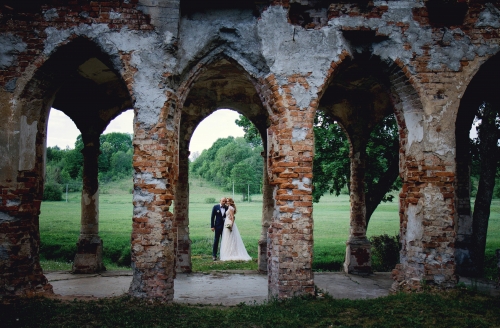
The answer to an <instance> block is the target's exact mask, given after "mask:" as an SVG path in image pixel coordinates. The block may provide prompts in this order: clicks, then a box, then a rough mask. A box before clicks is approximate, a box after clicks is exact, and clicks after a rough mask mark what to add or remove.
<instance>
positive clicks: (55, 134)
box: [47, 109, 244, 154]
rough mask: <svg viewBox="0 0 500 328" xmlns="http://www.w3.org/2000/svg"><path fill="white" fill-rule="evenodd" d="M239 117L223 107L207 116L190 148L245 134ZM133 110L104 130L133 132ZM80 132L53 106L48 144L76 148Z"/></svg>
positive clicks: (207, 146)
mask: <svg viewBox="0 0 500 328" xmlns="http://www.w3.org/2000/svg"><path fill="white" fill-rule="evenodd" d="M238 118H239V114H238V113H237V112H235V111H232V110H229V109H220V110H218V111H216V112H215V113H213V114H212V115H210V116H209V117H207V118H206V119H204V120H203V121H202V122H201V123H200V124H199V125H198V127H197V128H196V130H195V131H194V134H193V137H192V138H191V143H190V144H189V150H190V151H191V154H194V153H195V152H199V153H200V154H201V152H202V151H203V150H204V149H208V148H210V147H211V146H212V145H213V143H214V142H215V141H216V140H217V139H219V138H226V137H228V136H233V137H243V135H244V132H243V129H242V128H241V127H239V126H237V125H236V124H235V123H234V121H235V120H236V119H238ZM133 120H134V112H133V111H132V110H128V111H126V112H125V113H123V114H121V115H120V116H118V117H117V118H115V119H114V120H113V121H111V123H109V125H108V127H107V128H106V130H105V131H104V133H110V132H126V133H133V127H132V123H133ZM79 134H80V131H79V130H78V129H77V127H76V125H75V123H73V121H72V120H71V119H70V118H69V117H67V116H66V115H65V114H63V113H62V112H61V111H58V110H56V109H51V111H50V116H49V127H48V131H47V146H49V147H54V146H56V145H57V146H59V148H62V149H64V148H66V147H69V148H74V147H75V141H76V137H77V136H78V135H79Z"/></svg>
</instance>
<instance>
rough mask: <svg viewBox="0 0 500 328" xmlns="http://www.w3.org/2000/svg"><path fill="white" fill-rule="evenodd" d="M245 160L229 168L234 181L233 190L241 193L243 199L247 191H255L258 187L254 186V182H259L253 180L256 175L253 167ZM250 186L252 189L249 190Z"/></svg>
mask: <svg viewBox="0 0 500 328" xmlns="http://www.w3.org/2000/svg"><path fill="white" fill-rule="evenodd" d="M246 162H247V161H243V162H239V163H237V164H236V165H234V166H233V169H232V170H231V180H232V181H234V191H235V192H236V193H239V194H241V195H242V196H243V199H246V196H247V195H248V193H249V191H250V193H257V192H258V188H255V185H256V182H257V184H259V183H260V182H259V181H255V177H256V175H257V174H256V172H255V169H254V168H253V167H252V166H250V165H248V164H247V163H246ZM250 188H251V189H252V190H249V189H250ZM256 189H257V190H256Z"/></svg>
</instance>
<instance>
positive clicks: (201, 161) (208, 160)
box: [190, 136, 234, 180]
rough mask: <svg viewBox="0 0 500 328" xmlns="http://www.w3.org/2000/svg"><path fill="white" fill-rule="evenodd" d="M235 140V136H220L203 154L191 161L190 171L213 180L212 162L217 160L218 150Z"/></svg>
mask: <svg viewBox="0 0 500 328" xmlns="http://www.w3.org/2000/svg"><path fill="white" fill-rule="evenodd" d="M233 141H234V137H231V136H230V137H227V138H219V139H217V140H216V141H215V142H214V144H213V145H212V146H211V147H210V148H209V149H205V150H203V151H202V153H201V155H200V156H199V157H198V158H197V159H196V160H195V161H193V162H192V163H191V165H190V171H191V173H192V174H194V175H197V176H200V177H202V178H204V179H206V180H212V179H213V177H211V176H209V173H208V172H209V170H210V166H211V164H212V163H213V162H214V161H215V156H216V155H217V151H218V150H219V149H220V148H222V147H224V146H226V145H227V144H229V143H231V142H233Z"/></svg>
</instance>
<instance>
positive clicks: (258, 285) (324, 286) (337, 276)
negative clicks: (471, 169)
mask: <svg viewBox="0 0 500 328" xmlns="http://www.w3.org/2000/svg"><path fill="white" fill-rule="evenodd" d="M45 276H46V277H47V279H48V280H49V282H50V283H51V284H52V286H53V288H54V293H55V294H56V296H55V297H57V298H63V299H73V298H79V299H95V298H102V297H115V296H120V295H124V294H126V293H127V291H128V288H129V286H130V282H131V281H132V272H131V271H109V272H103V273H101V274H78V275H77V274H71V273H69V272H64V271H59V272H48V273H46V274H45ZM460 281H462V282H464V283H465V284H466V285H468V286H472V287H474V286H475V287H474V288H477V289H478V290H481V291H483V292H485V293H487V294H490V295H495V296H500V289H495V286H494V285H490V284H484V283H478V282H476V281H470V280H467V279H465V278H463V279H461V280H460ZM314 282H315V284H316V286H317V287H318V288H319V289H321V290H322V291H323V292H326V293H328V294H329V295H330V296H332V297H333V298H347V299H367V298H376V297H381V296H386V295H389V288H390V287H391V285H392V279H391V274H390V273H389V272H379V273H375V274H373V275H371V276H367V277H362V276H356V275H347V274H345V273H343V272H328V273H315V274H314ZM174 284H175V293H174V301H175V302H178V303H190V304H222V305H236V304H239V303H241V302H244V303H247V304H254V303H255V304H258V303H262V302H264V301H266V300H267V276H266V275H263V274H259V273H257V272H255V271H236V270H235V271H224V272H212V273H206V274H205V273H191V274H178V275H177V278H176V279H175V282H174Z"/></svg>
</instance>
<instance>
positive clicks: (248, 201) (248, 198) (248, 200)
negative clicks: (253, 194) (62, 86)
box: [247, 184, 250, 203]
mask: <svg viewBox="0 0 500 328" xmlns="http://www.w3.org/2000/svg"><path fill="white" fill-rule="evenodd" d="M247 186H248V196H247V197H248V202H249V203H250V184H247Z"/></svg>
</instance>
